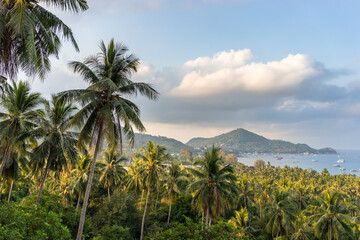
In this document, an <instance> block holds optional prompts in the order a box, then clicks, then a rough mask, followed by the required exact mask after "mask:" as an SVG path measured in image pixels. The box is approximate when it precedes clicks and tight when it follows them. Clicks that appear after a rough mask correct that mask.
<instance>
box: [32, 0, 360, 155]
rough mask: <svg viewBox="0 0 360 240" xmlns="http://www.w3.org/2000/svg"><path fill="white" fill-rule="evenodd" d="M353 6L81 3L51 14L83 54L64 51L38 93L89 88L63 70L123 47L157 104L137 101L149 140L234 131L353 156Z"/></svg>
mask: <svg viewBox="0 0 360 240" xmlns="http://www.w3.org/2000/svg"><path fill="white" fill-rule="evenodd" d="M359 5H360V2H358V1H346V2H344V1H329V0H328V1H304V0H302V1H295V0H294V1H285V0H283V1H280V0H279V1H277V0H272V1H269V0H262V1H260V0H239V1H237V0H222V1H220V0H197V1H195V0H183V1H175V0H121V1H120V0H104V1H96V0H90V1H89V6H90V9H89V10H88V11H86V12H84V13H80V14H78V15H73V14H65V13H61V12H58V11H56V13H57V14H58V15H59V16H60V17H61V18H62V19H63V20H64V21H65V22H66V23H67V24H68V25H69V26H70V27H71V28H72V29H73V32H74V34H75V36H76V39H77V41H78V44H79V46H80V49H81V52H80V53H76V52H75V51H74V49H73V48H72V47H71V45H70V44H64V47H63V49H62V51H61V54H60V59H59V60H55V59H54V60H53V71H52V73H51V74H49V76H48V78H47V79H46V80H45V82H44V83H41V82H40V81H35V82H34V84H33V85H34V88H35V89H36V90H38V91H41V92H42V93H44V94H45V95H49V94H50V93H51V92H56V91H61V90H65V89H70V88H79V87H84V86H86V85H85V83H83V82H82V80H81V78H80V77H79V76H76V75H74V74H72V73H71V70H70V69H68V68H67V65H66V64H67V62H69V61H71V60H82V59H83V58H84V57H86V56H88V55H90V54H94V53H96V52H98V43H99V41H100V40H102V39H103V40H105V41H108V40H109V39H111V38H115V40H116V41H119V42H123V43H125V44H126V45H127V46H128V47H129V48H130V52H131V53H135V54H136V55H137V56H138V57H139V58H140V59H141V60H142V62H143V64H142V68H141V69H140V70H139V73H138V74H136V75H135V76H134V80H136V81H147V82H150V83H152V84H154V86H155V88H156V89H158V90H159V91H160V92H161V94H162V97H161V99H160V101H159V102H156V103H152V102H148V101H145V100H144V99H141V98H140V99H134V101H135V102H137V103H138V104H139V105H140V107H141V109H142V118H143V120H144V122H145V125H146V127H147V130H148V132H149V133H150V134H154V135H164V136H168V137H173V138H176V139H179V140H181V141H184V142H186V141H187V140H189V139H190V138H192V137H196V136H204V137H209V136H214V135H217V134H220V133H223V132H225V131H228V130H232V129H234V128H238V127H243V128H246V129H248V130H250V131H254V132H256V133H258V134H260V135H264V136H265V137H268V138H272V139H284V140H290V141H293V142H301V143H308V144H309V145H311V146H314V147H317V148H320V147H325V146H330V147H334V148H337V149H359V148H360V146H359V143H360V141H359V136H360V95H359V94H360V81H359V80H360V79H359V67H360V47H359V46H360V36H359V33H360V27H359V22H360V16H359V14H358V9H359V7H360V6H359Z"/></svg>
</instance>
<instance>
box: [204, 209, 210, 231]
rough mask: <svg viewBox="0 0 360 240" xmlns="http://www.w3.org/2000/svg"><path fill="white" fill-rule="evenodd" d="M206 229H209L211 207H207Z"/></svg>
mask: <svg viewBox="0 0 360 240" xmlns="http://www.w3.org/2000/svg"><path fill="white" fill-rule="evenodd" d="M205 226H206V229H208V228H209V206H207V207H206V222H205Z"/></svg>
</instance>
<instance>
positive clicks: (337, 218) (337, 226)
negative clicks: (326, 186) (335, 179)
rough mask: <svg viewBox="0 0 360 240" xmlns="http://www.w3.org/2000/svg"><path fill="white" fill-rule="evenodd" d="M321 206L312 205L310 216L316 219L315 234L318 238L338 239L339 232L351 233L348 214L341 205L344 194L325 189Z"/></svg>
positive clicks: (339, 236)
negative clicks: (312, 212)
mask: <svg viewBox="0 0 360 240" xmlns="http://www.w3.org/2000/svg"><path fill="white" fill-rule="evenodd" d="M320 201H321V206H320V207H314V209H313V211H314V214H313V215H312V217H313V218H314V219H315V220H316V224H315V235H316V237H318V238H319V239H328V240H338V239H342V237H341V234H342V233H347V234H349V235H350V236H351V235H352V231H351V228H350V226H349V222H350V221H351V219H350V216H349V215H347V210H346V208H345V207H344V205H343V202H344V196H343V195H342V194H341V193H340V192H337V191H325V192H324V193H323V197H322V199H321V200H320Z"/></svg>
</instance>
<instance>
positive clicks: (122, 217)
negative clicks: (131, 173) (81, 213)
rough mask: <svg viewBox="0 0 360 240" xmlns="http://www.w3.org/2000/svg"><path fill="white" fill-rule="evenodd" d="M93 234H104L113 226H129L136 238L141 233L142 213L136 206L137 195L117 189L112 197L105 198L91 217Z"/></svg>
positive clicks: (130, 231)
mask: <svg viewBox="0 0 360 240" xmlns="http://www.w3.org/2000/svg"><path fill="white" fill-rule="evenodd" d="M91 222H92V233H93V235H95V236H96V235H98V234H102V233H103V231H105V230H104V229H105V228H106V229H108V230H109V229H111V227H112V226H122V227H124V228H127V229H128V231H129V233H131V235H132V236H133V237H134V238H138V237H139V235H140V224H141V213H139V210H138V209H137V207H136V197H135V196H134V195H133V194H131V193H124V192H121V193H120V192H119V191H116V192H114V194H113V195H112V196H111V198H110V202H109V201H108V200H107V199H103V202H102V203H101V205H100V207H99V208H98V209H97V211H96V213H95V214H94V216H93V217H92V218H91Z"/></svg>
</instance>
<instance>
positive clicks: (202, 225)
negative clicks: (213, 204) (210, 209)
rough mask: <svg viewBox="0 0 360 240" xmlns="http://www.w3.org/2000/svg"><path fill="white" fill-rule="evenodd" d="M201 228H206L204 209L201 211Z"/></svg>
mask: <svg viewBox="0 0 360 240" xmlns="http://www.w3.org/2000/svg"><path fill="white" fill-rule="evenodd" d="M201 230H204V209H203V210H202V211H201Z"/></svg>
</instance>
